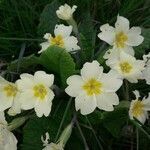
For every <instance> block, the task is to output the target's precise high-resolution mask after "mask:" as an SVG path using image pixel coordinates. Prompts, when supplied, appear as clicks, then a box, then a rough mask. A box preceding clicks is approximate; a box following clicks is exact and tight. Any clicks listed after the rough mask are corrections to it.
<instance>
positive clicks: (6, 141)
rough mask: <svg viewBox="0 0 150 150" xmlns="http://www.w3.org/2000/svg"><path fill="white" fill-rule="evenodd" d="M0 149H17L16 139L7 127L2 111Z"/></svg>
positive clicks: (0, 118) (0, 116)
mask: <svg viewBox="0 0 150 150" xmlns="http://www.w3.org/2000/svg"><path fill="white" fill-rule="evenodd" d="M0 150H17V139H16V137H15V136H14V135H13V133H11V132H10V131H9V130H8V129H7V122H6V120H5V116H4V112H0Z"/></svg>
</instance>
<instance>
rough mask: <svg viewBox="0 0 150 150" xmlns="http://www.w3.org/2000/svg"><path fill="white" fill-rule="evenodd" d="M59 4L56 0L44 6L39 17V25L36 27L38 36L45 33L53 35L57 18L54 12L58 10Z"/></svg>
mask: <svg viewBox="0 0 150 150" xmlns="http://www.w3.org/2000/svg"><path fill="white" fill-rule="evenodd" d="M59 6H60V4H59V3H58V1H57V0H55V1H53V2H52V3H50V4H48V5H46V7H45V8H44V10H43V12H42V14H41V17H40V23H39V25H38V34H39V35H42V36H43V34H45V33H53V32H54V27H55V25H56V24H57V23H58V20H59V19H58V17H57V15H56V10H57V9H58V8H59Z"/></svg>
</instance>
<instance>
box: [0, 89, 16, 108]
mask: <svg viewBox="0 0 150 150" xmlns="http://www.w3.org/2000/svg"><path fill="white" fill-rule="evenodd" d="M0 91H1V93H0V111H4V110H6V109H7V108H10V107H11V106H12V103H13V99H14V97H12V96H10V97H7V96H6V95H5V94H4V93H3V92H2V89H0Z"/></svg>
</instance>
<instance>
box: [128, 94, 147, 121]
mask: <svg viewBox="0 0 150 150" xmlns="http://www.w3.org/2000/svg"><path fill="white" fill-rule="evenodd" d="M134 93H135V92H134ZM135 95H136V100H132V101H131V104H130V110H129V116H130V119H132V120H133V119H134V118H136V119H138V120H139V121H140V122H141V123H143V124H144V123H145V121H146V119H147V118H148V112H147V111H150V93H149V97H148V98H146V99H145V98H144V99H143V100H140V99H139V93H138V92H137V91H136V93H135Z"/></svg>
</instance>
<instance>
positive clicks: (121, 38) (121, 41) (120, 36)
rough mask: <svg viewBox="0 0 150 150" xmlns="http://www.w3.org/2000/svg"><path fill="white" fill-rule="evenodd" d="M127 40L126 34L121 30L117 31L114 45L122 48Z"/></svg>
mask: <svg viewBox="0 0 150 150" xmlns="http://www.w3.org/2000/svg"><path fill="white" fill-rule="evenodd" d="M127 40H128V37H127V35H125V34H124V33H123V32H119V33H118V34H117V35H116V45H117V47H118V48H124V46H125V42H126V41H127Z"/></svg>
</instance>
